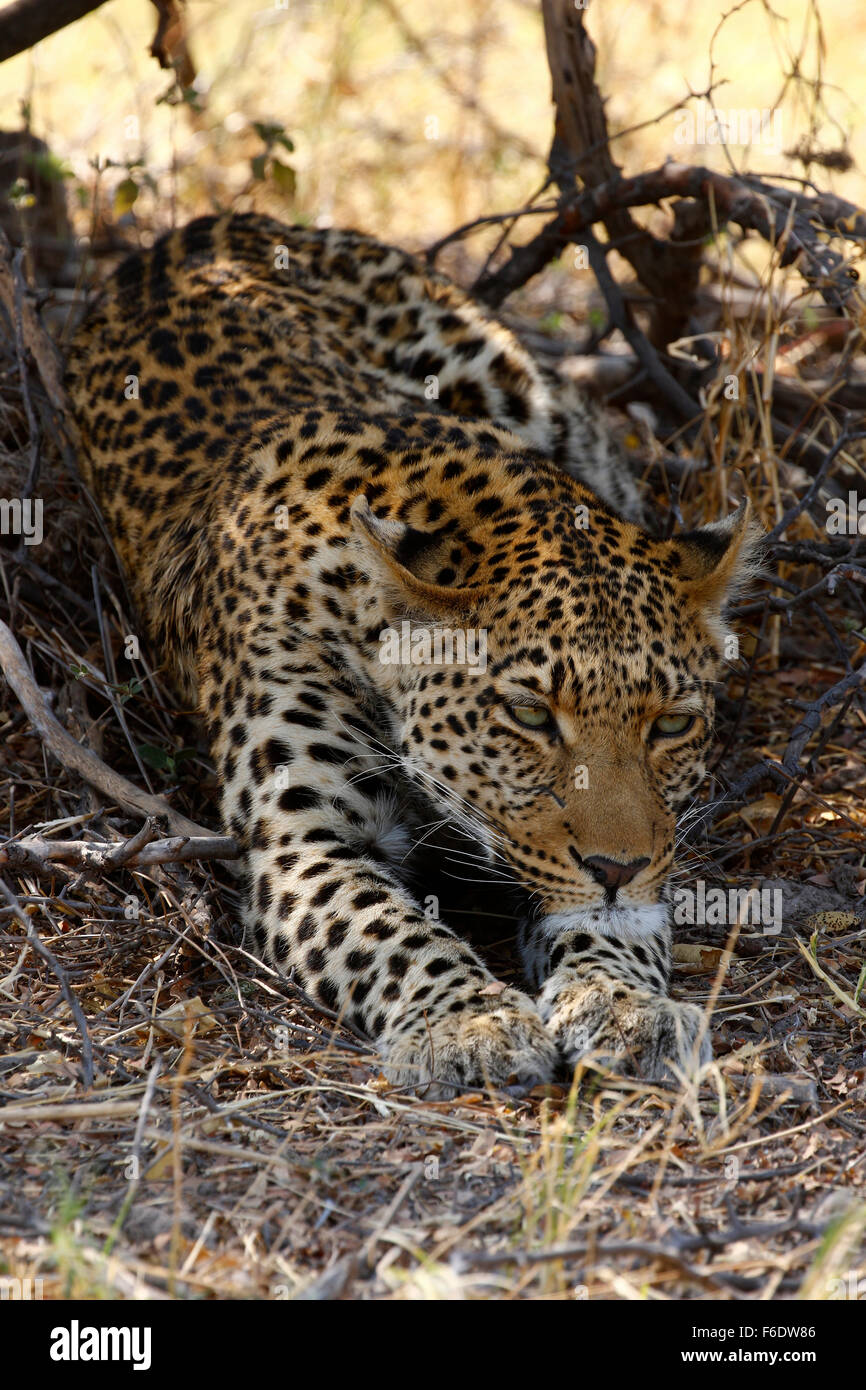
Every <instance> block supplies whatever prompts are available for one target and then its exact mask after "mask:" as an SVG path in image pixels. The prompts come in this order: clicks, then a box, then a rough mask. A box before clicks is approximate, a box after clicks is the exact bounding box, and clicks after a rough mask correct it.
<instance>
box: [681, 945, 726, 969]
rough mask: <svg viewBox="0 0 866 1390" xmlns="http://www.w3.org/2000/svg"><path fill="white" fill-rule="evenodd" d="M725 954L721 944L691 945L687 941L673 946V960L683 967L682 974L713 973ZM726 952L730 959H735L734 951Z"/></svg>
mask: <svg viewBox="0 0 866 1390" xmlns="http://www.w3.org/2000/svg"><path fill="white" fill-rule="evenodd" d="M725 954H726V953H725V951H724V950H723V949H722V948H721V946H693V945H690V944H689V943H688V942H686V943H684V944H682V945H679V946H674V948H673V958H674V961H675V962H676V964H677V965H679V966H682V967H684V969H683V974H684V975H703V974H707V975H712V974H715V972H716V971H717V970H718V968H719V966H720V964H721V962H722V957H723V956H724V955H725ZM727 954H728V955H729V956H730V958H731V959H732V960H736V954H735V952H733V951H730V952H728V953H727Z"/></svg>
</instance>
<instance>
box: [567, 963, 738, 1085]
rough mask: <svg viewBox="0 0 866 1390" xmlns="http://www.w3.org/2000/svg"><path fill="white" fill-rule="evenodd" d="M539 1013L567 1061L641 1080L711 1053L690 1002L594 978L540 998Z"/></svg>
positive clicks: (669, 1073) (692, 1066) (671, 1075)
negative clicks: (605, 1069)
mask: <svg viewBox="0 0 866 1390" xmlns="http://www.w3.org/2000/svg"><path fill="white" fill-rule="evenodd" d="M540 1011H541V1016H542V1018H543V1019H544V1020H545V1022H546V1024H547V1027H548V1031H549V1032H550V1033H551V1034H552V1035H553V1037H554V1038H555V1039H556V1042H557V1044H558V1046H559V1049H560V1052H561V1053H562V1055H563V1057H564V1058H565V1060H566V1061H567V1062H568V1064H569V1066H571V1067H574V1066H575V1065H576V1063H577V1062H579V1061H584V1060H585V1061H588V1062H595V1063H597V1064H598V1065H600V1066H604V1067H609V1068H611V1069H612V1070H614V1071H617V1072H619V1073H620V1074H621V1075H625V1076H639V1077H641V1079H642V1080H644V1081H670V1080H677V1079H678V1077H679V1074H682V1073H685V1074H687V1075H690V1074H693V1073H694V1072H695V1071H696V1070H697V1068H698V1067H700V1066H703V1064H704V1063H705V1062H708V1061H709V1060H710V1058H711V1056H712V1049H711V1047H710V1043H709V1039H708V1037H707V1035H706V1025H705V1021H704V1016H703V1013H702V1012H701V1010H700V1009H698V1008H695V1006H694V1004H681V1003H678V1002H677V1001H676V1000H674V999H665V998H664V997H662V996H660V995H655V994H649V993H647V992H645V991H643V990H636V989H629V988H628V987H627V986H625V985H622V984H617V983H614V982H611V983H608V982H606V981H600V980H593V981H588V982H585V983H582V984H580V985H573V986H569V987H567V988H566V989H564V990H560V992H559V993H558V994H557V995H556V996H555V997H554V998H553V999H549V1000H545V998H544V996H543V995H542V999H541V1000H540Z"/></svg>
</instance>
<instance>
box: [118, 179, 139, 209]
mask: <svg viewBox="0 0 866 1390" xmlns="http://www.w3.org/2000/svg"><path fill="white" fill-rule="evenodd" d="M137 197H138V184H137V183H136V182H135V179H130V178H126V179H123V180H122V181H121V182H120V183H119V184H118V185H117V188H116V189H115V191H114V215H115V217H122V216H123V214H124V213H125V212H129V210H130V208H131V207H132V205H133V203H134V202H135V200H136V198H137Z"/></svg>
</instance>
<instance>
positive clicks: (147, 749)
mask: <svg viewBox="0 0 866 1390" xmlns="http://www.w3.org/2000/svg"><path fill="white" fill-rule="evenodd" d="M137 751H138V756H139V757H140V758H141V761H142V762H143V763H147V765H148V767H155V768H156V770H157V771H158V772H168V773H169V774H173V773H174V758H173V757H172V756H171V754H170V753H166V751H165V749H164V748H157V747H156V745H155V744H153V743H139V745H138V749H137Z"/></svg>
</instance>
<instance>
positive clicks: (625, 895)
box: [353, 475, 755, 939]
mask: <svg viewBox="0 0 866 1390" xmlns="http://www.w3.org/2000/svg"><path fill="white" fill-rule="evenodd" d="M555 477H556V482H555V484H554V483H553V482H551V486H550V492H549V494H548V495H547V496H545V498H544V500H540V499H538V498H537V497H534V496H533V497H531V498H530V499H529V500H523V499H521V501H520V502H519V504H518V505H514V506H512V505H509V503H508V500H507V499H506V500H504V501H503V500H502V499H501V498H500V503H501V505H500V508H499V510H498V511H496V512H494V513H493V515H492V517H491V518H485V522H484V525H483V527H478V526H476V527H473V528H472V529H471V530H467V529H464V528H463V527H462V526H460V525H454V524H452V523H448V522H446V523H445V524H444V525H443V526H442V527H440V528H439V529H438V530H434V531H427V532H422V531H420V530H417V529H415V528H414V527H412V526H407V525H406V524H404V523H402V522H398V521H382V520H381V519H379V518H377V517H375V516H374V515H373V513H372V511H371V510H370V508H369V506H368V505H367V504H366V502H365V500H364V499H358V500H357V501H356V504H355V507H354V509H353V515H354V519H355V523H356V527H357V529H358V531H359V533H361V534H362V535H363V537H364V540H365V543H366V544H367V545H368V547H370V548H371V550H372V551H373V552H375V555H376V557H377V559H378V563H379V566H380V571H381V578H382V579H383V581H384V584H385V586H386V588H388V590H389V594H390V604H391V608H390V612H391V613H392V614H393V617H392V620H391V621H392V626H391V628H390V632H391V646H390V659H389V658H388V657H387V656H385V655H384V654H382V653H380V659H381V660H382V663H383V668H385V667H388V666H390V667H391V668H392V669H391V671H390V680H391V689H392V698H393V701H394V705H395V708H396V709H397V719H398V728H397V730H396V735H397V738H398V741H399V749H400V756H401V758H402V761H403V764H404V766H405V768H406V770H407V771H408V772H409V774H410V775H411V776H412V777H413V778H414V779H415V780H416V782H417V783H418V784H419V785H420V786H422V787H423V788H424V790H425V791H426V792H427V793H428V795H429V796H430V797H431V798H432V799H433V800H434V801H436V802H438V803H439V804H440V805H441V806H442V807H443V809H445V810H448V811H450V812H451V813H452V815H453V816H454V818H455V819H456V820H457V821H459V822H460V823H462V825H463V827H464V829H466V830H468V831H469V833H470V834H472V835H473V836H474V837H475V838H477V840H478V842H479V843H480V845H482V846H483V850H484V854H485V855H486V856H487V858H488V859H489V860H492V861H494V863H497V864H498V865H499V866H500V867H502V868H503V869H506V867H507V872H508V873H510V874H511V875H513V876H514V877H515V878H516V879H517V880H518V881H519V882H520V883H521V884H522V885H523V886H524V887H525V888H526V889H528V890H529V892H530V893H531V894H532V895H533V898H534V900H535V903H536V904H537V909H536V910H537V911H538V913H539V915H540V916H541V917H543V918H545V919H546V921H547V925H548V926H549V928H550V930H551V931H554V930H559V929H562V928H564V927H569V926H571V927H579V928H581V929H583V930H592V931H596V932H600V933H602V934H607V935H611V936H616V937H619V938H622V939H634V938H636V937H640V936H641V935H645V934H647V933H650V932H653V931H655V930H657V929H658V928H659V927H660V926H661V925H662V924H663V922H664V921H665V920H666V919H667V908H666V905H665V904H666V884H667V881H668V878H669V875H670V871H671V867H672V862H673V857H674V848H675V830H676V823H677V817H678V815H679V814H680V813H681V811H682V810H683V808H684V807H685V805H686V804H687V803H688V802H689V801H690V800H691V799H692V798H693V797H694V794H695V792H696V791H697V789H698V787H699V786H700V784H701V782H702V780H703V777H704V771H705V760H706V754H707V749H708V746H709V743H710V738H711V726H712V719H713V713H714V682H715V680H716V677H717V673H718V671H719V668H720V663H721V662H722V661H723V660H724V659H725V657H726V656H727V657H730V656H731V655H732V654H733V652H732V648H731V645H730V636H729V634H727V633H726V629H725V624H724V619H723V614H724V609H725V603H726V601H728V600H729V599H730V596H731V595H732V593H734V592H736V590H737V588H738V586H739V585H740V584H741V582H742V580H743V579H744V577H746V576H747V575H748V572H749V569H750V566H751V563H752V556H753V554H754V550H755V528H754V526H753V524H752V523H751V522H750V520H749V507H748V504H747V503H745V502H744V503H743V504H742V506H741V507H740V508H739V510H738V511H737V512H736V513H734V514H732V515H731V516H729V517H728V518H727V519H726V520H724V521H721V522H718V523H716V524H714V525H711V526H706V527H703V528H701V529H699V530H695V531H691V532H686V533H683V534H680V535H678V536H676V537H674V538H673V539H670V540H657V539H653V538H652V537H651V536H649V535H648V534H646V533H645V532H643V531H641V530H640V529H639V528H638V527H636V526H634V525H632V524H630V523H628V522H624V521H621V520H619V519H618V518H617V517H615V516H614V515H613V514H612V513H611V512H610V511H609V510H608V509H607V508H606V507H605V506H604V505H603V504H601V503H600V502H598V501H597V499H595V498H594V497H592V496H591V495H590V494H588V493H586V492H584V491H583V489H581V488H580V487H579V486H578V485H577V484H573V483H572V482H571V480H570V479H564V480H563V479H561V477H560V475H555ZM371 558H372V557H371ZM437 643H438V645H437ZM383 651H384V649H383ZM383 673H384V672H383Z"/></svg>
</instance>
